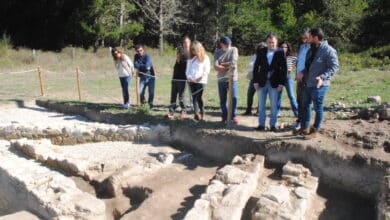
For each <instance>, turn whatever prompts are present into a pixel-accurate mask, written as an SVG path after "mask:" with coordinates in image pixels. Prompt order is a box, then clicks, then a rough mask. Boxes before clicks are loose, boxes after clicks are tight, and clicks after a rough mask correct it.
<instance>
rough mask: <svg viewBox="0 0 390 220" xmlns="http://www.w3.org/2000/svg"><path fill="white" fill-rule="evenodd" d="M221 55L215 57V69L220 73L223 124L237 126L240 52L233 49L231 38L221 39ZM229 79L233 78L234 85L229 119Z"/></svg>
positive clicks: (219, 87)
mask: <svg viewBox="0 0 390 220" xmlns="http://www.w3.org/2000/svg"><path fill="white" fill-rule="evenodd" d="M220 46H221V53H218V54H215V56H214V59H215V60H214V68H215V70H217V72H218V94H219V102H220V107H221V110H222V115H221V116H222V122H226V121H227V120H232V121H233V123H235V124H237V123H238V119H237V117H236V116H237V100H238V83H237V80H238V72H237V60H238V50H237V48H236V47H232V40H231V39H230V38H229V37H222V38H221V39H220ZM229 77H233V85H232V94H233V95H232V99H233V100H232V102H233V103H232V118H227V111H228V110H227V97H228V96H227V95H228V90H229Z"/></svg>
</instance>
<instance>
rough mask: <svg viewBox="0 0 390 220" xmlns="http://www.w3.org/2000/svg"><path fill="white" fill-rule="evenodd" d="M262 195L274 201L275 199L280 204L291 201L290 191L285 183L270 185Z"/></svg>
mask: <svg viewBox="0 0 390 220" xmlns="http://www.w3.org/2000/svg"><path fill="white" fill-rule="evenodd" d="M262 196H264V197H266V198H268V199H270V200H272V201H275V202H277V203H279V204H282V203H287V202H289V201H290V192H289V191H288V189H287V187H285V186H283V185H279V186H275V185H271V186H269V187H268V188H267V189H266V190H265V192H264V193H263V195H262Z"/></svg>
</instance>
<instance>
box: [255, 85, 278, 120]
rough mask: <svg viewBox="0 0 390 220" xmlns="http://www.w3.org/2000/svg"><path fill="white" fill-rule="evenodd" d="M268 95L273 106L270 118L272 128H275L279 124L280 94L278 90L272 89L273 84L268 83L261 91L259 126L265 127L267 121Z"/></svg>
mask: <svg viewBox="0 0 390 220" xmlns="http://www.w3.org/2000/svg"><path fill="white" fill-rule="evenodd" d="M267 94H269V100H270V104H271V117H270V123H269V124H270V126H271V127H275V125H276V122H277V115H278V105H277V101H278V95H279V92H278V90H277V89H276V88H272V86H271V83H270V82H269V81H267V83H266V84H265V85H264V87H261V88H260V89H259V125H260V126H263V127H265V119H266V117H267V116H266V103H267Z"/></svg>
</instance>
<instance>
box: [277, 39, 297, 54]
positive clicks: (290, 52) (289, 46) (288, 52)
mask: <svg viewBox="0 0 390 220" xmlns="http://www.w3.org/2000/svg"><path fill="white" fill-rule="evenodd" d="M283 44H286V45H287V52H286V56H293V55H295V54H294V51H293V49H292V47H291V44H290V43H289V42H288V41H282V42H281V43H280V44H279V47H281V46H282V45H283Z"/></svg>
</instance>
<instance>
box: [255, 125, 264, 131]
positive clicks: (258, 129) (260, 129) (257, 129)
mask: <svg viewBox="0 0 390 220" xmlns="http://www.w3.org/2000/svg"><path fill="white" fill-rule="evenodd" d="M255 130H256V131H265V127H264V126H261V125H259V126H257V128H255Z"/></svg>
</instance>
